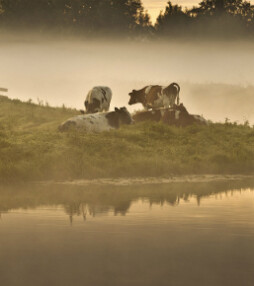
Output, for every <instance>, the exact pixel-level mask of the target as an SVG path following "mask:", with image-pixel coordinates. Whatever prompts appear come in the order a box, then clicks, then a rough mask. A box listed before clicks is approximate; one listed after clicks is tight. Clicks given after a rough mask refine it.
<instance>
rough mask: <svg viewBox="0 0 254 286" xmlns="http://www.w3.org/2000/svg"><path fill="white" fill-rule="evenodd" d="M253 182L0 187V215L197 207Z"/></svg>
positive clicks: (95, 212)
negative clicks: (54, 209) (140, 203)
mask: <svg viewBox="0 0 254 286" xmlns="http://www.w3.org/2000/svg"><path fill="white" fill-rule="evenodd" d="M253 187H254V181H253V180H245V181H225V182H209V183H189V184H188V183H171V184H158V185H142V186H135V187H133V186H120V187H119V186H90V187H88V186H75V185H74V186H73V185H72V186H65V185H54V184H53V185H29V186H27V185H24V186H18V187H17V186H15V187H13V186H12V187H6V186H5V187H0V214H1V213H3V212H8V211H9V210H13V209H20V208H23V209H27V208H36V207H38V206H47V205H61V206H63V208H64V210H65V212H66V214H68V215H69V216H70V221H71V222H72V220H73V216H82V217H83V219H84V220H85V219H86V216H87V215H90V216H93V217H95V216H96V215H98V214H103V213H107V212H110V211H113V212H114V214H115V215H118V214H120V215H125V214H126V213H127V212H128V210H129V208H130V207H131V205H132V203H133V202H135V201H137V200H139V199H142V200H147V201H148V202H149V204H150V205H151V206H152V205H153V204H159V205H164V204H169V205H172V206H176V205H178V204H179V203H180V201H185V202H187V201H188V200H190V199H191V198H195V200H196V202H197V204H198V205H200V204H201V200H202V198H204V197H207V196H211V195H216V194H221V193H225V194H227V193H231V194H233V193H234V192H241V190H242V189H244V188H245V189H246V188H253Z"/></svg>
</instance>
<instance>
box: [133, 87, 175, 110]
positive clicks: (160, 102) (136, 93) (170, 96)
mask: <svg viewBox="0 0 254 286" xmlns="http://www.w3.org/2000/svg"><path fill="white" fill-rule="evenodd" d="M179 93H180V86H179V85H178V84H177V83H175V82H173V83H171V84H170V85H169V86H167V87H163V86H160V85H149V86H146V87H144V88H143V89H140V90H135V89H134V90H133V91H132V92H130V93H129V96H130V100H129V105H133V104H136V103H141V104H142V105H143V106H144V108H145V109H149V108H152V109H156V108H162V107H164V108H168V107H173V106H174V105H175V104H176V103H177V105H178V104H179V101H180V97H179Z"/></svg>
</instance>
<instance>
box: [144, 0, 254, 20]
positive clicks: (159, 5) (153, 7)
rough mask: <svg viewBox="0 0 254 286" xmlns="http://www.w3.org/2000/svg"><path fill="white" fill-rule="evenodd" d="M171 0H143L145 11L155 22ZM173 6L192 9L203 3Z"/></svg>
mask: <svg viewBox="0 0 254 286" xmlns="http://www.w3.org/2000/svg"><path fill="white" fill-rule="evenodd" d="M168 1H169V0H143V1H142V2H143V4H144V6H145V9H147V10H148V12H149V13H150V15H151V17H152V21H153V22H155V20H156V18H157V16H158V15H159V13H160V11H161V10H164V8H165V6H166V5H167V2H168ZM171 2H172V3H173V4H178V5H181V6H182V7H188V8H189V7H192V6H197V5H198V3H200V2H201V0H171ZM249 2H251V3H252V4H253V3H254V0H251V1H249Z"/></svg>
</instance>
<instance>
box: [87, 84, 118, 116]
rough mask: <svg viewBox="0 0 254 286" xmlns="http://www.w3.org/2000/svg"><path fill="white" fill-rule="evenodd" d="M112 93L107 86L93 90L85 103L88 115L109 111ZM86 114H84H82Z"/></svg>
mask: <svg viewBox="0 0 254 286" xmlns="http://www.w3.org/2000/svg"><path fill="white" fill-rule="evenodd" d="M111 98H112V91H111V89H110V88H109V87H107V86H95V87H94V88H92V89H91V90H90V91H89V92H88V94H87V96H86V100H85V102H84V105H85V108H86V113H88V114H89V113H96V112H103V111H109V107H110V102H111ZM81 113H84V112H81Z"/></svg>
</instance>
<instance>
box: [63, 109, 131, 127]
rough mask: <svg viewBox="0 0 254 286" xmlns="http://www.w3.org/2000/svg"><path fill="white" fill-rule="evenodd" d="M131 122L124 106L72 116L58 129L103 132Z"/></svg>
mask: <svg viewBox="0 0 254 286" xmlns="http://www.w3.org/2000/svg"><path fill="white" fill-rule="evenodd" d="M132 122H133V120H132V117H131V114H130V113H129V112H128V110H127V109H126V107H121V108H115V110H114V111H111V112H102V113H95V114H85V115H78V116H75V117H72V118H70V119H68V120H67V121H65V122H64V123H62V124H61V125H60V126H59V131H61V132H64V131H68V130H70V129H78V130H84V131H87V132H103V131H109V130H111V129H118V128H119V127H120V126H121V125H128V124H131V123H132Z"/></svg>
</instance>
